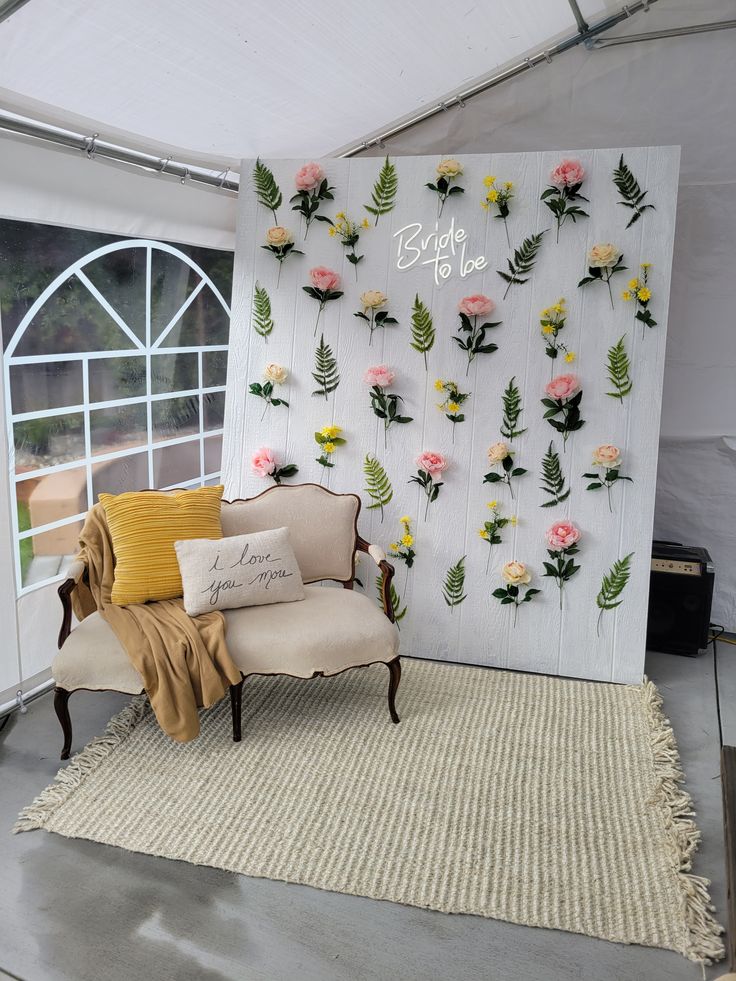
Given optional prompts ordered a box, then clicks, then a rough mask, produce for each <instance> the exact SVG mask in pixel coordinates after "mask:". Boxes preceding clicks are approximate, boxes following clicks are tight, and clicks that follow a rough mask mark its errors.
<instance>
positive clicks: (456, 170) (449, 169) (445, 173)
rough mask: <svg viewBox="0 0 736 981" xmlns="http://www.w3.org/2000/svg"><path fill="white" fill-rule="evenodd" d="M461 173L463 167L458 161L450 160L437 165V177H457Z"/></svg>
mask: <svg viewBox="0 0 736 981" xmlns="http://www.w3.org/2000/svg"><path fill="white" fill-rule="evenodd" d="M462 172H463V165H462V164H461V163H460V161H459V160H455V159H453V158H450V159H449V160H441V161H440V162H439V163H438V164H437V176H438V177H459V176H460V174H462Z"/></svg>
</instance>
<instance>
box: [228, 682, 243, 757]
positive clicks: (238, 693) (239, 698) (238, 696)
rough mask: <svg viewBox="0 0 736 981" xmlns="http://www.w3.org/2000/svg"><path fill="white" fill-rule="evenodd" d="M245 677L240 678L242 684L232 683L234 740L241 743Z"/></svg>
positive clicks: (231, 704)
mask: <svg viewBox="0 0 736 981" xmlns="http://www.w3.org/2000/svg"><path fill="white" fill-rule="evenodd" d="M244 681H245V678H241V679H240V684H237V685H230V708H231V709H232V713H233V742H234V743H239V742H240V740H241V738H242V733H241V729H240V722H241V711H242V706H243V682H244Z"/></svg>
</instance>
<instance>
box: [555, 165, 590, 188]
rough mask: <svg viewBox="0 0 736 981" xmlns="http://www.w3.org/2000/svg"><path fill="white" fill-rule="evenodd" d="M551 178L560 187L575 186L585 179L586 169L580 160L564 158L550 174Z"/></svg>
mask: <svg viewBox="0 0 736 981" xmlns="http://www.w3.org/2000/svg"><path fill="white" fill-rule="evenodd" d="M549 179H550V182H551V183H552V184H555V185H556V186H557V187H559V188H563V187H573V186H574V185H575V184H582V182H583V181H584V180H585V170H584V169H583V165H582V164H581V163H580V161H579V160H562V161H561V162H560V163H558V164H557V166H556V167H555V169H554V170H553V171H552V173H551V174H550V175H549Z"/></svg>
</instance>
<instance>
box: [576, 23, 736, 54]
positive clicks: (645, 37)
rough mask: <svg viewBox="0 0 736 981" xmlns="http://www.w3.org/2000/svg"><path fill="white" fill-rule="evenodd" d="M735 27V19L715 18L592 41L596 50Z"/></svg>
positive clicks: (728, 29) (727, 29)
mask: <svg viewBox="0 0 736 981" xmlns="http://www.w3.org/2000/svg"><path fill="white" fill-rule="evenodd" d="M734 28H736V20H717V21H712V22H711V23H709V24H690V25H689V26H687V27H665V28H662V30H661V31H650V32H649V33H648V34H629V35H628V36H627V37H604V38H598V39H596V40H595V41H594V42H593V47H594V48H596V49H597V50H600V49H602V48H611V47H613V46H614V45H616V44H635V43H636V42H637V41H658V40H660V39H662V38H668V37H685V36H687V35H688V34H707V33H708V32H709V31H730V30H733V29H734Z"/></svg>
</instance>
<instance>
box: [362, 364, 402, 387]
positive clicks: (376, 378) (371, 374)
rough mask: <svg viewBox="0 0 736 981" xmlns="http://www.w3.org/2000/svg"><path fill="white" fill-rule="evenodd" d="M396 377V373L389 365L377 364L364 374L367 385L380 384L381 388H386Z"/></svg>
mask: <svg viewBox="0 0 736 981" xmlns="http://www.w3.org/2000/svg"><path fill="white" fill-rule="evenodd" d="M395 377H396V375H395V374H394V372H393V371H391V369H390V368H389V367H388V366H387V365H385V364H377V365H376V366H375V367H373V368H369V369H368V370H367V371H366V373H365V374H364V375H363V381H364V382H365V383H366V385H378V386H379V387H380V388H386V387H387V386H388V385H390V384H391V382H392V381H393V380H394V378H395Z"/></svg>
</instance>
